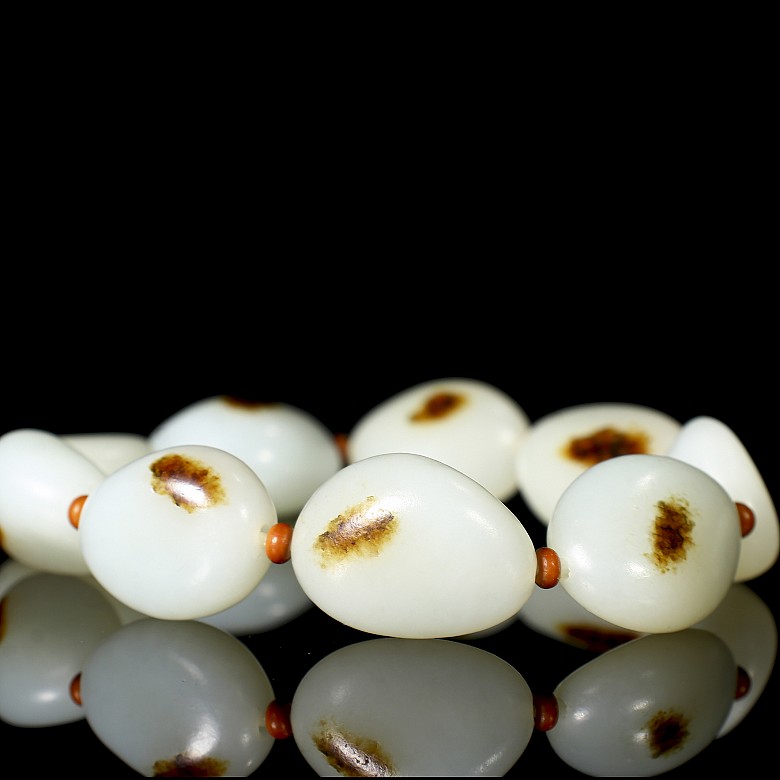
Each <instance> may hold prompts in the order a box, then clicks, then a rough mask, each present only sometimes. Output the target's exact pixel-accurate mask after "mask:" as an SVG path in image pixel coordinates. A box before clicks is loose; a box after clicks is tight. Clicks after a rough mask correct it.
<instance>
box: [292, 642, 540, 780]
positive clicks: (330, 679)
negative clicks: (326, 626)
mask: <svg viewBox="0 0 780 780" xmlns="http://www.w3.org/2000/svg"><path fill="white" fill-rule="evenodd" d="M411 713H413V717H410V714H411ZM290 720H291V722H292V729H293V736H294V738H295V741H296V744H297V746H298V749H299V750H300V751H301V754H302V755H303V757H304V758H305V759H306V761H307V762H308V763H309V765H310V766H311V767H312V769H314V771H315V772H316V773H317V774H319V776H320V777H345V776H346V777H350V776H352V777H360V776H362V777H389V776H391V775H397V776H406V777H482V776H495V777H500V776H502V775H505V774H506V773H507V772H508V771H509V770H510V769H511V768H512V767H513V766H514V765H515V763H516V762H517V760H518V759H519V758H520V756H521V755H522V753H523V752H524V750H525V748H526V746H527V744H528V742H529V740H530V738H531V736H532V734H533V697H532V694H531V690H530V689H529V687H528V684H527V683H526V681H525V680H524V679H523V677H522V676H521V675H520V674H519V673H518V672H517V670H516V669H514V668H513V667H512V666H511V665H510V664H508V663H506V661H503V660H502V659H500V658H498V657H497V656H495V655H492V654H491V653H488V652H486V651H485V650H481V649H479V648H477V647H473V646H471V645H467V644H462V643H460V642H452V641H444V640H433V639H432V640H411V639H373V640H369V641H365V642H358V643H357V644H353V645H349V646H347V647H343V648H341V649H339V650H336V651H335V652H333V653H331V654H330V655H329V656H327V657H326V658H324V659H322V660H321V661H319V663H317V664H316V665H315V666H313V667H312V668H311V669H310V670H309V671H308V672H307V673H306V675H305V676H304V677H303V679H302V680H301V682H300V684H299V685H298V688H297V689H296V691H295V696H294V698H293V702H292V709H291V712H290Z"/></svg>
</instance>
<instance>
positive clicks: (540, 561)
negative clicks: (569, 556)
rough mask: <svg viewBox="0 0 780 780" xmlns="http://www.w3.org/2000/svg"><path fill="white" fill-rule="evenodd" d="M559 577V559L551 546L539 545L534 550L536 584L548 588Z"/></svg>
mask: <svg viewBox="0 0 780 780" xmlns="http://www.w3.org/2000/svg"><path fill="white" fill-rule="evenodd" d="M560 578H561V559H560V558H559V557H558V553H557V552H555V550H553V549H552V548H551V547H540V548H539V549H538V550H537V551H536V580H535V581H536V584H537V585H538V586H539V587H540V588H543V589H544V590H548V589H549V588H552V587H554V586H555V585H557V584H558V580H559V579H560Z"/></svg>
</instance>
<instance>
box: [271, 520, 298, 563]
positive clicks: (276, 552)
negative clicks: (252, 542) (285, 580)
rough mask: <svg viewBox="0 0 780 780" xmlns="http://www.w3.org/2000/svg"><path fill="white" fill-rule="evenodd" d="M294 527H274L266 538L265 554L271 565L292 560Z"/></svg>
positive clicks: (285, 525) (284, 524)
mask: <svg viewBox="0 0 780 780" xmlns="http://www.w3.org/2000/svg"><path fill="white" fill-rule="evenodd" d="M292 534H293V527H292V526H291V525H290V524H289V523H276V524H275V525H272V526H271V528H270V529H269V531H268V535H267V536H266V537H265V554H266V555H267V556H268V559H269V560H270V561H271V563H286V562H287V561H289V560H290V545H291V544H292Z"/></svg>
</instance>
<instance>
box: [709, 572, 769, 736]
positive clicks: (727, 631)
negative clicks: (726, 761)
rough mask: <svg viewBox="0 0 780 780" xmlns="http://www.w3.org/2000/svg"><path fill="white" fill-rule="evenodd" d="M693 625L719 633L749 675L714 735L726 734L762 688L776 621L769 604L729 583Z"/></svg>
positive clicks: (745, 586)
mask: <svg viewBox="0 0 780 780" xmlns="http://www.w3.org/2000/svg"><path fill="white" fill-rule="evenodd" d="M695 627H696V628H704V629H706V630H707V631H711V632H712V633H713V634H715V635H716V636H719V637H720V638H721V639H722V640H723V641H724V642H725V643H726V644H727V645H728V647H729V649H730V650H731V653H732V655H733V656H734V658H735V660H736V662H737V664H738V665H739V666H740V667H742V669H743V670H744V671H745V672H746V673H747V675H748V677H749V678H750V688H749V690H748V691H747V692H746V693H745V694H744V695H743V696H741V697H740V698H735V699H734V701H733V703H732V705H731V709H730V711H729V714H728V717H727V718H726V720H725V722H724V723H723V725H722V726H721V729H720V731H719V732H718V736H719V737H722V736H723V735H724V734H728V733H729V732H730V731H731V730H732V729H733V728H734V727H735V726H736V725H737V724H739V723H741V722H742V720H744V718H745V716H746V715H747V714H748V713H749V712H750V710H752V709H753V705H754V704H755V703H756V701H758V698H759V697H760V696H761V694H762V693H763V692H764V689H765V688H766V684H767V683H768V682H769V678H770V676H771V674H772V670H773V669H774V665H775V658H776V656H777V625H776V623H775V619H774V616H773V615H772V611H771V610H770V609H769V607H768V606H767V605H766V604H765V603H764V601H763V600H762V599H761V598H759V596H758V595H757V594H756V593H755V592H754V591H752V590H751V589H750V588H749V587H748V586H747V585H744V584H742V583H737V584H735V585H732V586H731V589H730V590H729V592H728V593H727V594H726V598H725V599H723V601H722V602H721V603H720V605H719V606H718V608H717V609H716V610H715V611H714V612H713V613H712V614H711V615H709V616H708V617H706V618H705V619H704V620H702V621H701V622H700V623H697V624H696V626H695Z"/></svg>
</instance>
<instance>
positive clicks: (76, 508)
mask: <svg viewBox="0 0 780 780" xmlns="http://www.w3.org/2000/svg"><path fill="white" fill-rule="evenodd" d="M86 500H87V497H86V496H79V497H78V498H74V499H73V501H71V502H70V506H69V507H68V520H70V524H71V525H72V526H73V527H74V528H76V529H77V528H78V527H79V520H80V519H81V510H82V509H83V508H84V503H85V502H86Z"/></svg>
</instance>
